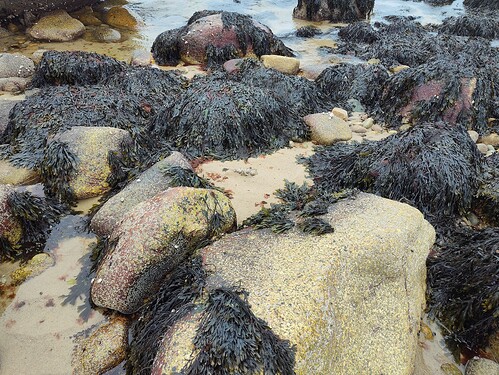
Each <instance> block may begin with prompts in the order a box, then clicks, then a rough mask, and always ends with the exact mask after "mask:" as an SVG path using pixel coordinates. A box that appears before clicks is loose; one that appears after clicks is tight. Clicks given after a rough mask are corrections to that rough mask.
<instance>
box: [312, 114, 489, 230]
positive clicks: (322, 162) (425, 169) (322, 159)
mask: <svg viewBox="0 0 499 375" xmlns="http://www.w3.org/2000/svg"><path fill="white" fill-rule="evenodd" d="M305 163H306V164H307V167H308V170H309V172H310V174H311V177H312V178H313V179H314V184H315V187H316V189H318V190H319V191H320V192H322V193H326V194H327V193H333V192H336V191H339V190H341V189H345V188H358V189H360V190H363V191H366V192H371V193H375V194H377V195H381V196H383V197H386V198H389V199H394V200H398V201H403V202H407V203H410V204H412V205H413V206H415V207H417V208H418V209H419V210H421V211H422V212H423V213H424V214H426V215H427V216H428V218H429V219H432V220H438V219H439V218H442V217H452V216H455V215H459V214H460V213H462V212H465V211H467V210H468V209H469V208H470V206H471V203H472V199H473V197H474V195H475V194H476V192H477V190H478V175H479V172H480V166H481V156H480V154H479V153H478V150H477V148H476V146H475V144H474V143H473V141H472V140H471V138H470V137H469V135H468V134H467V132H466V130H465V129H464V127H462V126H454V127H451V126H449V125H448V124H445V123H436V124H428V123H427V124H421V125H418V126H416V127H413V128H411V129H410V130H408V131H405V132H401V133H398V134H395V135H392V136H391V137H389V138H386V139H384V140H382V141H379V142H364V143H361V144H337V145H334V146H331V147H321V148H318V149H317V152H316V154H315V155H313V156H311V157H310V158H308V159H307V160H306V161H305Z"/></svg>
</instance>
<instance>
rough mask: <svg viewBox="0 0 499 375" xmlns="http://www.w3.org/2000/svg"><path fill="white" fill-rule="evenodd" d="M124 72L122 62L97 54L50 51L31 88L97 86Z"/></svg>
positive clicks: (37, 69) (37, 70) (43, 60)
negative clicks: (103, 80) (104, 80)
mask: <svg viewBox="0 0 499 375" xmlns="http://www.w3.org/2000/svg"><path fill="white" fill-rule="evenodd" d="M125 68H126V65H125V64H124V63H123V62H121V61H118V60H116V59H113V58H112V57H108V56H105V55H100V54H98V53H94V52H82V51H62V52H60V51H47V52H44V53H43V56H42V59H41V61H40V63H39V64H38V66H37V68H36V71H35V74H34V76H33V80H32V81H31V85H32V86H33V87H43V86H47V85H95V84H97V83H99V82H100V81H101V80H102V79H104V78H107V77H109V76H111V75H113V74H115V73H118V72H121V71H123V70H125Z"/></svg>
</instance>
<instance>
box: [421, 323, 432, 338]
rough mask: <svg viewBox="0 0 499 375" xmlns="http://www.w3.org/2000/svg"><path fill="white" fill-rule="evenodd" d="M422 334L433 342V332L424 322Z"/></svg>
mask: <svg viewBox="0 0 499 375" xmlns="http://www.w3.org/2000/svg"><path fill="white" fill-rule="evenodd" d="M421 333H422V334H423V336H424V337H425V339H426V340H433V331H432V330H431V328H430V327H428V325H427V324H426V323H424V322H421Z"/></svg>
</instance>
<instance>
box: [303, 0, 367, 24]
mask: <svg viewBox="0 0 499 375" xmlns="http://www.w3.org/2000/svg"><path fill="white" fill-rule="evenodd" d="M303 7H305V9H306V12H305V15H306V17H305V19H307V20H311V21H323V20H326V19H327V20H329V21H332V22H354V21H358V20H359V19H367V18H369V16H370V15H371V12H372V10H373V8H374V0H327V1H326V0H298V6H297V7H296V8H295V11H294V16H295V17H296V16H297V13H298V12H297V10H298V9H302V8H303Z"/></svg>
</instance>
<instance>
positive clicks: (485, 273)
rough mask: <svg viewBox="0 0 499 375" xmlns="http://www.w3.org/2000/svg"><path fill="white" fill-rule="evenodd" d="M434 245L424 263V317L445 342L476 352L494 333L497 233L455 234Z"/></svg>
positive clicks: (497, 327) (498, 292)
mask: <svg viewBox="0 0 499 375" xmlns="http://www.w3.org/2000/svg"><path fill="white" fill-rule="evenodd" d="M439 242H440V244H441V245H440V246H439V247H438V248H437V249H436V251H435V252H434V253H433V255H432V256H430V257H429V258H428V307H429V313H430V316H433V317H436V318H438V319H439V320H440V321H441V322H442V323H443V324H444V326H445V327H446V328H447V330H448V338H450V339H452V340H453V341H454V342H455V343H457V344H458V345H460V346H461V347H463V348H467V349H468V350H471V351H472V352H478V351H479V350H480V349H485V348H486V347H487V346H488V345H489V344H490V340H491V339H492V338H493V337H494V336H496V335H497V334H498V332H499V323H498V320H497V315H498V314H499V299H498V296H499V253H498V250H499V245H498V244H499V229H498V228H497V227H493V228H486V229H483V230H476V231H475V230H472V229H468V228H456V229H455V230H453V231H452V232H450V234H449V233H447V234H446V235H445V238H444V239H443V241H439ZM498 354H499V353H497V352H496V353H494V355H495V356H496V358H497V355H498Z"/></svg>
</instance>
